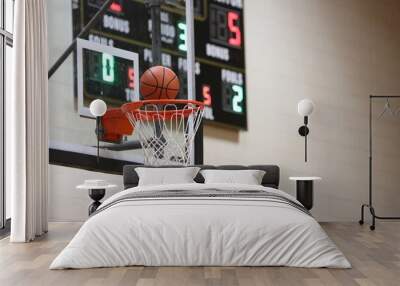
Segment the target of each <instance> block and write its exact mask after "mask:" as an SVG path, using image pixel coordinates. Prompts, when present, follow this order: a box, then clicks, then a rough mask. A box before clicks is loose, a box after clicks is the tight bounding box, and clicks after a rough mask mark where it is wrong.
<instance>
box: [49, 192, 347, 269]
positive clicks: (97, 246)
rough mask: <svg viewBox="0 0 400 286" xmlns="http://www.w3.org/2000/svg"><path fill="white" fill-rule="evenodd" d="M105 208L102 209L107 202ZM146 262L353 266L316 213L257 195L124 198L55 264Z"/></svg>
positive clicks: (80, 234) (98, 216) (55, 266)
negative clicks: (329, 235)
mask: <svg viewBox="0 0 400 286" xmlns="http://www.w3.org/2000/svg"><path fill="white" fill-rule="evenodd" d="M205 186H206V187H207V188H218V189H227V190H241V189H251V190H254V189H257V190H266V191H270V192H275V193H277V194H280V195H283V196H285V197H287V198H290V199H291V200H294V201H295V199H294V198H293V197H292V196H290V195H288V194H285V193H284V192H282V191H279V190H275V189H271V188H265V187H262V186H247V185H238V184H235V185H232V184H180V185H166V186H151V187H136V188H131V189H128V190H125V191H122V192H120V193H117V194H115V195H114V196H112V197H110V198H109V199H108V200H106V201H105V202H104V203H103V204H102V205H101V207H103V206H106V205H107V204H108V203H109V202H112V201H113V200H115V199H118V197H120V196H123V195H126V194H128V193H129V192H144V191H149V190H152V191H154V190H160V191H162V190H202V189H204V188H205ZM101 207H100V208H101ZM127 265H145V266H194V265H198V266H206V265H214V266H242V265H243V266H244V265H247V266H294V267H333V268H349V267H351V266H350V263H349V262H348V261H347V259H346V258H345V257H344V255H343V254H342V252H341V251H340V250H338V248H337V247H336V246H335V244H334V243H333V242H332V241H331V240H330V238H329V237H328V236H327V234H326V233H325V232H324V230H323V229H322V228H321V227H320V225H319V224H318V223H317V222H316V221H315V220H314V218H312V217H311V216H309V215H307V214H305V213H303V212H302V211H300V210H298V209H296V208H294V207H292V206H290V205H285V204H279V203H276V202H269V201H263V200H257V199H232V198H223V199H221V198H206V199H204V198H202V199H198V198H186V199H183V200H179V199H165V198H164V199H149V200H141V201H126V202H121V203H118V204H115V205H112V206H111V207H109V208H107V209H104V210H103V211H101V212H99V213H98V214H96V215H94V216H93V217H91V218H89V219H88V220H87V221H86V222H85V223H84V225H83V226H82V227H81V229H80V230H79V232H78V233H77V234H76V235H75V237H74V238H73V239H72V241H71V242H70V243H69V244H68V246H67V247H65V249H64V250H63V251H62V252H61V253H60V254H59V255H58V257H57V258H56V259H55V260H54V261H53V263H52V264H51V266H50V269H62V268H91V267H113V266H127Z"/></svg>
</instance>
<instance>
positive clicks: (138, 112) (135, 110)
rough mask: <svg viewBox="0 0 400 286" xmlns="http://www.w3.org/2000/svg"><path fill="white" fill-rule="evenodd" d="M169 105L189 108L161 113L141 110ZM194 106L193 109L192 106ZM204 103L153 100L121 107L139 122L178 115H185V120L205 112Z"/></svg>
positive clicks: (180, 100) (130, 103) (182, 100)
mask: <svg viewBox="0 0 400 286" xmlns="http://www.w3.org/2000/svg"><path fill="white" fill-rule="evenodd" d="M148 104H154V105H168V104H184V105H185V106H188V108H186V109H174V110H162V111H161V110H159V111H148V110H142V109H140V108H141V107H142V106H144V105H148ZM191 105H193V107H192V106H191ZM203 109H204V103H203V102H200V101H196V100H185V99H152V100H141V101H135V102H129V103H125V104H124V105H122V106H121V110H122V112H123V113H124V114H125V115H126V114H127V113H129V114H131V115H133V116H135V118H136V119H139V120H153V119H154V118H160V115H162V116H161V117H163V119H164V120H165V119H171V118H172V117H173V116H176V115H177V114H179V115H183V116H184V117H185V118H187V117H189V116H190V115H191V114H192V113H194V112H195V111H197V110H203Z"/></svg>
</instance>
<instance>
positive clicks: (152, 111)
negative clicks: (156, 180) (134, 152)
mask: <svg viewBox="0 0 400 286" xmlns="http://www.w3.org/2000/svg"><path fill="white" fill-rule="evenodd" d="M121 109H122V111H123V112H124V114H125V115H126V117H127V118H128V120H129V122H130V123H131V124H132V126H133V128H134V131H135V132H136V134H138V137H139V138H138V139H139V141H140V144H141V145H142V149H143V151H144V164H145V165H153V166H161V165H184V166H187V165H189V164H191V160H190V154H191V152H192V150H193V142H194V138H195V135H196V132H197V130H198V128H199V126H200V124H201V120H202V118H203V113H204V104H203V103H202V102H198V101H194V100H143V101H137V102H131V103H126V104H124V105H123V106H122V107H121Z"/></svg>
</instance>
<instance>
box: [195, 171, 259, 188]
mask: <svg viewBox="0 0 400 286" xmlns="http://www.w3.org/2000/svg"><path fill="white" fill-rule="evenodd" d="M200 174H201V175H202V176H203V177H204V183H206V184H210V183H211V184H212V183H234V184H246V185H261V182H262V179H263V177H264V175H265V171H261V170H202V171H201V172H200Z"/></svg>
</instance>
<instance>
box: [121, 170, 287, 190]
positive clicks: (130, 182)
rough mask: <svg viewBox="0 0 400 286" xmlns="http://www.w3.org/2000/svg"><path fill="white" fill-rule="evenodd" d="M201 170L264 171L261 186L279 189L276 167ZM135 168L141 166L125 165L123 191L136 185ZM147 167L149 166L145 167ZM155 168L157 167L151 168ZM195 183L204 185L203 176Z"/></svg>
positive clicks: (196, 179)
mask: <svg viewBox="0 0 400 286" xmlns="http://www.w3.org/2000/svg"><path fill="white" fill-rule="evenodd" d="M196 166H197V167H200V168H201V169H202V170H203V169H218V170H248V169H251V170H263V171H265V175H264V178H263V180H262V185H263V186H265V187H271V188H275V189H278V187H279V167H278V166H276V165H250V166H241V165H222V166H212V165H196ZM136 167H143V165H125V166H124V169H123V175H124V189H128V188H133V187H136V186H137V185H138V182H139V177H138V175H137V173H136V171H135V168H136ZM146 167H149V166H146ZM160 167H161V168H176V167H177V166H160ZM151 168H157V167H153V166H152V167H151ZM194 180H195V181H196V182H197V183H204V178H203V176H202V175H201V174H200V173H199V174H198V175H197V176H196V178H195V179H194Z"/></svg>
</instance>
